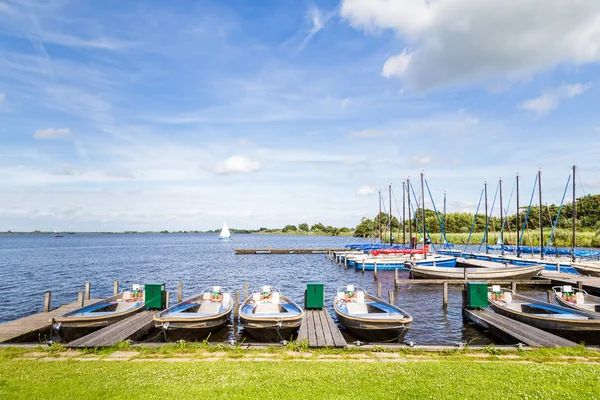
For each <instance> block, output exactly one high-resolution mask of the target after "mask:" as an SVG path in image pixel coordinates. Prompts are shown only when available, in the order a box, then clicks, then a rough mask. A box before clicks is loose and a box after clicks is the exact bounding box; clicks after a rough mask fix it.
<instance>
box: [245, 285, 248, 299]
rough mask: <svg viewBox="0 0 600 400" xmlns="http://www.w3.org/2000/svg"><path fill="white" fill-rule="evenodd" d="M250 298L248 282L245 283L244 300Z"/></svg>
mask: <svg viewBox="0 0 600 400" xmlns="http://www.w3.org/2000/svg"><path fill="white" fill-rule="evenodd" d="M247 298H248V281H246V282H244V300H246V299H247Z"/></svg>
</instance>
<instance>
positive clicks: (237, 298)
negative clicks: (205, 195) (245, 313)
mask: <svg viewBox="0 0 600 400" xmlns="http://www.w3.org/2000/svg"><path fill="white" fill-rule="evenodd" d="M233 307H234V308H233V320H234V322H235V320H236V319H237V318H238V315H239V314H238V313H239V310H240V291H239V290H236V291H235V304H234V305H233Z"/></svg>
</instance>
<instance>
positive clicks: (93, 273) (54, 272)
mask: <svg viewBox="0 0 600 400" xmlns="http://www.w3.org/2000/svg"><path fill="white" fill-rule="evenodd" d="M352 240H353V239H352V238H342V237H308V236H276V235H235V236H234V238H233V240H232V241H230V242H220V241H218V240H217V236H216V235H195V234H180V235H179V234H168V235H160V234H148V235H143V234H139V235H102V234H90V235H65V237H63V238H54V237H53V236H50V235H43V236H42V235H23V236H21V235H11V236H7V235H4V236H0V278H1V279H0V287H1V290H2V298H3V301H2V305H1V306H0V322H5V321H10V320H13V319H16V318H19V317H23V316H25V315H28V314H32V313H36V312H39V311H41V309H42V306H43V298H44V292H45V291H47V290H50V291H52V304H53V306H57V305H59V304H65V303H71V302H73V301H75V300H76V299H77V292H78V291H80V290H84V282H86V281H90V282H91V285H92V286H91V295H92V297H93V298H104V297H107V296H111V295H112V288H113V281H115V280H118V281H119V282H120V285H121V286H120V287H121V289H123V288H127V287H131V285H132V284H135V283H140V284H143V283H153V282H159V283H163V282H164V283H166V284H167V290H170V291H171V293H172V294H173V295H172V297H171V298H172V299H173V298H174V297H175V298H176V293H177V284H178V282H179V281H183V295H184V298H187V297H191V296H194V295H197V294H198V293H199V292H200V291H201V290H202V289H204V288H206V287H209V286H212V285H221V286H226V287H228V288H230V289H231V290H232V292H235V291H236V290H240V292H241V291H242V288H243V284H244V281H248V283H249V287H250V290H253V289H256V288H259V287H261V286H262V285H271V286H274V287H277V288H279V289H280V290H282V291H283V293H284V294H285V295H286V296H288V297H290V298H292V299H293V300H295V301H296V302H298V303H299V304H303V293H304V289H305V287H306V283H308V282H322V283H324V284H325V298H326V303H327V307H328V309H329V311H330V314H331V315H332V316H333V317H334V313H333V307H332V304H331V302H332V301H333V297H334V296H335V293H336V291H337V288H338V287H339V286H342V285H346V284H355V285H358V286H362V287H364V288H365V289H366V290H367V291H369V292H371V293H377V287H376V284H375V282H374V281H373V274H372V272H367V273H365V274H364V275H362V273H361V272H360V271H355V270H353V269H348V270H344V269H343V268H340V267H338V266H337V265H336V264H334V263H332V262H331V261H329V260H327V259H326V257H325V255H322V254H318V255H287V254H286V255H235V254H234V253H233V250H234V249H235V248H269V247H271V248H310V247H319V248H327V247H329V248H333V247H342V246H343V245H344V244H347V243H349V242H351V241H352ZM400 275H401V276H400V278H407V277H408V276H407V273H406V272H401V273H400ZM379 277H380V281H381V282H382V292H383V293H384V294H387V292H388V290H394V282H393V278H394V277H393V272H391V271H390V272H388V271H382V272H379ZM529 294H533V295H534V296H535V297H538V298H543V296H544V294H543V292H537V293H536V292H532V293H529ZM386 297H387V296H386ZM395 303H396V305H398V306H400V307H402V308H404V309H405V310H406V311H408V312H409V313H410V314H411V315H412V316H413V320H414V322H413V323H412V325H411V328H410V330H409V332H408V334H407V335H406V338H405V340H406V341H408V340H412V341H414V342H415V343H417V344H455V343H457V342H464V341H467V342H472V343H473V344H489V343H492V342H494V339H492V338H488V337H487V336H486V334H485V333H483V332H481V331H479V330H476V329H474V328H472V327H470V326H468V325H464V324H463V322H462V317H461V304H462V295H461V289H460V288H459V287H458V286H457V287H452V286H451V287H450V291H449V305H448V308H447V309H446V310H443V309H442V287H441V285H439V286H438V285H435V286H433V285H432V286H424V285H423V286H419V285H403V286H401V287H400V288H398V289H397V290H395ZM334 318H335V317H334ZM234 328H236V329H235V332H237V327H231V328H229V329H228V330H227V329H225V330H224V332H220V334H219V335H217V337H215V336H213V338H215V340H216V339H223V340H226V339H227V338H228V337H229V336H231V335H233V334H234ZM348 340H352V338H351V337H348Z"/></svg>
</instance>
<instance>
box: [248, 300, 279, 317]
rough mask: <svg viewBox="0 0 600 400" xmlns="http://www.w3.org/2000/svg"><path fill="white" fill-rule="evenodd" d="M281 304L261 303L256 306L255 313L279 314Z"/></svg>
mask: <svg viewBox="0 0 600 400" xmlns="http://www.w3.org/2000/svg"><path fill="white" fill-rule="evenodd" d="M279 313H280V308H279V304H274V303H260V304H257V305H256V307H254V314H261V315H262V314H279Z"/></svg>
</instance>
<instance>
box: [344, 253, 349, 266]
mask: <svg viewBox="0 0 600 400" xmlns="http://www.w3.org/2000/svg"><path fill="white" fill-rule="evenodd" d="M344 269H348V256H346V257H344Z"/></svg>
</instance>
